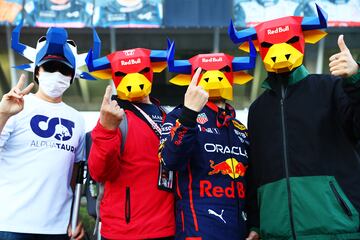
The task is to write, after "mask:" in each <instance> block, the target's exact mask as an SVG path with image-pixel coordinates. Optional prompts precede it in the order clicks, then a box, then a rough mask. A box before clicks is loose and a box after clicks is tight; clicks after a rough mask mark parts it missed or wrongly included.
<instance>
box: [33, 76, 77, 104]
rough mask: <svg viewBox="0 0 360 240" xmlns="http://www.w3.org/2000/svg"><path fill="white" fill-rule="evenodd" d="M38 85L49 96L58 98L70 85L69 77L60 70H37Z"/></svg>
mask: <svg viewBox="0 0 360 240" xmlns="http://www.w3.org/2000/svg"><path fill="white" fill-rule="evenodd" d="M38 80H39V87H40V88H41V90H42V91H43V92H44V93H45V94H46V95H47V96H49V97H52V98H58V97H61V96H62V95H63V93H64V92H65V91H66V89H68V88H69V87H70V81H71V77H68V76H65V75H62V74H61V73H60V72H53V73H51V72H39V77H38Z"/></svg>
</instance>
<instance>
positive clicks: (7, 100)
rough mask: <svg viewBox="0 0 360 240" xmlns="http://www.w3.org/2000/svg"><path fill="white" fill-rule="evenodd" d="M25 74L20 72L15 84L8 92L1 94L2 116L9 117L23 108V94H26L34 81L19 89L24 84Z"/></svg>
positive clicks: (0, 112)
mask: <svg viewBox="0 0 360 240" xmlns="http://www.w3.org/2000/svg"><path fill="white" fill-rule="evenodd" d="M25 81H26V79H25V75H24V74H21V76H20V79H19V81H18V83H17V84H16V86H15V87H14V88H12V89H11V90H10V92H8V93H6V94H4V95H3V97H2V99H1V102H0V114H2V115H3V116H4V117H7V118H9V117H11V116H13V115H15V114H17V113H19V112H21V111H22V110H23V108H24V96H25V95H27V94H28V93H29V92H30V91H31V89H32V88H33V87H34V83H31V84H29V86H27V87H26V88H24V89H23V90H21V89H22V88H23V86H24V84H25Z"/></svg>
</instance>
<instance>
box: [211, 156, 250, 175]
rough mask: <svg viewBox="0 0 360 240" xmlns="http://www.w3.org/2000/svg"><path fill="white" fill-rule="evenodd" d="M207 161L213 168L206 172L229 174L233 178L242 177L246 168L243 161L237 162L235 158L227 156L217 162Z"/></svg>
mask: <svg viewBox="0 0 360 240" xmlns="http://www.w3.org/2000/svg"><path fill="white" fill-rule="evenodd" d="M209 162H210V167H211V168H212V169H213V170H211V171H210V172H209V173H208V174H209V175H214V174H218V173H221V174H222V175H229V176H230V177H231V178H233V179H235V178H238V177H243V176H244V175H245V172H246V168H247V166H244V164H243V163H241V162H238V161H237V160H236V159H235V158H228V159H226V160H225V161H223V162H220V163H218V164H215V163H214V161H213V160H210V161H209Z"/></svg>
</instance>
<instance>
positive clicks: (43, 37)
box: [38, 36, 46, 43]
mask: <svg viewBox="0 0 360 240" xmlns="http://www.w3.org/2000/svg"><path fill="white" fill-rule="evenodd" d="M44 41H46V37H45V36H42V37H41V38H39V40H38V42H39V43H40V42H44Z"/></svg>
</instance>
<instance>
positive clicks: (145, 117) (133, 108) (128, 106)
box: [112, 95, 166, 138]
mask: <svg viewBox="0 0 360 240" xmlns="http://www.w3.org/2000/svg"><path fill="white" fill-rule="evenodd" d="M112 100H116V101H117V103H118V104H119V106H120V107H121V108H123V109H124V110H129V111H131V112H133V113H134V114H135V115H136V116H137V117H138V118H140V119H141V120H143V121H144V122H145V123H146V124H147V125H148V126H149V127H150V128H151V129H152V130H153V131H154V132H155V134H156V136H158V137H159V138H160V136H161V130H160V132H158V131H157V130H155V129H156V127H158V125H157V124H156V123H155V122H154V121H153V120H152V119H151V118H150V117H149V116H148V115H147V114H146V113H145V112H144V111H142V110H141V111H140V110H139V109H140V108H139V107H137V106H136V105H134V104H132V103H131V102H129V101H126V100H121V99H119V98H118V97H117V96H116V95H114V96H112ZM154 104H156V102H155V103H154ZM156 105H157V104H156ZM157 106H158V105H157ZM159 109H160V111H161V112H162V114H163V121H164V120H165V116H166V113H165V111H164V110H163V108H160V107H159ZM150 120H151V121H150ZM154 124H155V125H154ZM155 126H156V127H155Z"/></svg>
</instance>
